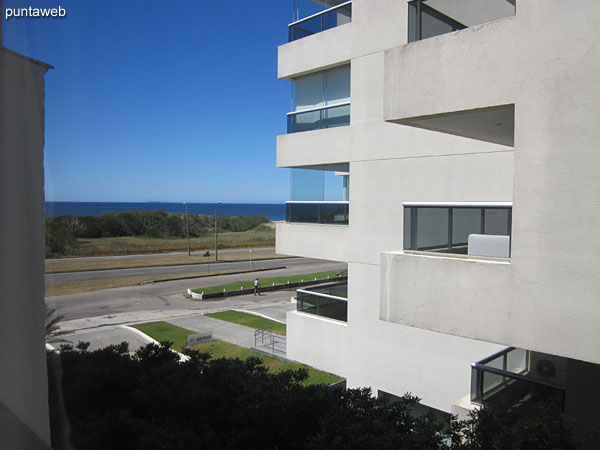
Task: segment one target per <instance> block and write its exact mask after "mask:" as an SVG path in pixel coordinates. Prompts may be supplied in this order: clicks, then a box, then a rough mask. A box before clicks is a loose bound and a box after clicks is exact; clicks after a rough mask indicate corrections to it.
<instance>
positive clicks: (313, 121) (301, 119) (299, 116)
mask: <svg viewBox="0 0 600 450" xmlns="http://www.w3.org/2000/svg"><path fill="white" fill-rule="evenodd" d="M287 117H288V124H287V132H288V133H298V132H301V131H310V130H320V129H323V128H333V127H341V126H344V125H350V102H345V103H339V104H337V105H330V106H322V107H319V108H311V109H305V110H303V111H292V112H289V113H287Z"/></svg>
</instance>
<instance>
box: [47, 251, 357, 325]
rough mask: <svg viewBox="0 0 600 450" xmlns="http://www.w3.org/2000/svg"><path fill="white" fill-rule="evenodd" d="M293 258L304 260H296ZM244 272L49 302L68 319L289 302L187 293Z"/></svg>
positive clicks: (315, 264)
mask: <svg viewBox="0 0 600 450" xmlns="http://www.w3.org/2000/svg"><path fill="white" fill-rule="evenodd" d="M294 261H301V260H300V259H294ZM345 268H346V264H343V263H339V262H332V261H322V260H305V263H304V264H302V263H300V264H289V267H287V268H285V269H277V270H270V271H265V272H260V275H259V277H260V278H266V277H272V276H283V275H295V274H303V273H311V272H319V271H324V270H334V269H335V270H338V269H339V270H343V269H345ZM245 278H247V276H246V277H245V276H244V275H241V274H238V275H219V276H215V277H206V278H196V279H188V280H177V281H169V282H164V283H151V284H146V285H143V286H129V287H124V288H115V289H107V290H102V291H95V292H85V293H81V294H71V295H61V296H56V297H48V298H47V299H46V303H47V304H49V305H50V306H51V307H53V308H56V310H57V311H58V313H59V314H62V315H64V316H65V320H71V319H80V318H89V317H104V318H105V319H104V321H105V322H110V320H111V316H115V315H117V314H119V313H134V312H144V311H160V312H162V313H165V316H166V317H170V316H172V315H182V314H190V313H193V312H195V311H198V312H200V311H203V312H208V311H218V310H223V309H231V308H241V309H244V308H246V309H247V308H249V309H252V308H257V307H260V306H265V305H267V304H274V303H278V302H289V300H290V297H291V296H292V295H293V293H294V292H293V290H292V291H275V292H266V293H263V295H261V296H258V297H257V296H254V295H245V296H235V297H226V298H224V299H219V300H208V301H192V300H188V299H187V298H186V297H185V295H184V293H185V292H186V290H187V289H188V288H198V287H204V286H212V285H215V284H225V283H230V282H233V281H238V280H240V279H242V280H243V279H245Z"/></svg>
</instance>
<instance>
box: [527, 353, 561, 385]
mask: <svg viewBox="0 0 600 450" xmlns="http://www.w3.org/2000/svg"><path fill="white" fill-rule="evenodd" d="M529 373H530V374H531V377H532V378H535V379H538V380H542V381H545V382H547V383H552V384H556V385H559V386H566V384H567V358H563V357H562V356H555V355H548V354H547V353H539V352H529Z"/></svg>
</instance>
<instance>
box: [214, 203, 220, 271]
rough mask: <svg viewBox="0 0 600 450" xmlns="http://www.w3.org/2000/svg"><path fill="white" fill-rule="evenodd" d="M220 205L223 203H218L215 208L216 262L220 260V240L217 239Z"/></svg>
mask: <svg viewBox="0 0 600 450" xmlns="http://www.w3.org/2000/svg"><path fill="white" fill-rule="evenodd" d="M220 204H221V202H217V206H215V262H217V261H218V260H219V245H218V238H217V233H218V228H217V209H218V208H219V205H220Z"/></svg>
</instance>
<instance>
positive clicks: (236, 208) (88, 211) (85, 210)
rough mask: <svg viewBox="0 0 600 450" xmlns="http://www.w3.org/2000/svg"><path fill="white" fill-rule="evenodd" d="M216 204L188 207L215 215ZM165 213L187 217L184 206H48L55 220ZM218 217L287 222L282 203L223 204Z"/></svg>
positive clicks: (190, 209) (155, 204)
mask: <svg viewBox="0 0 600 450" xmlns="http://www.w3.org/2000/svg"><path fill="white" fill-rule="evenodd" d="M216 206H217V205H216V204H215V203H188V204H187V207H188V213H189V214H207V215H213V214H214V213H215V207H216ZM159 209H162V210H164V211H166V212H169V213H185V207H184V206H183V203H162V202H140V203H114V202H46V217H56V216H66V215H70V216H98V215H100V214H103V213H107V212H113V213H118V212H121V211H155V210H159ZM218 215H219V216H237V215H242V216H253V215H258V216H267V217H268V218H269V220H271V221H273V220H285V204H283V203H221V204H220V205H219V209H218Z"/></svg>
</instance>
